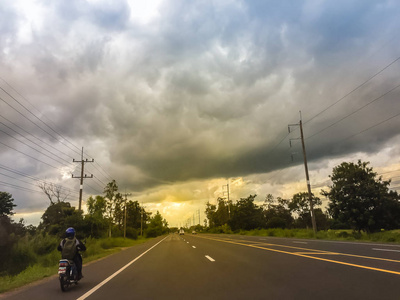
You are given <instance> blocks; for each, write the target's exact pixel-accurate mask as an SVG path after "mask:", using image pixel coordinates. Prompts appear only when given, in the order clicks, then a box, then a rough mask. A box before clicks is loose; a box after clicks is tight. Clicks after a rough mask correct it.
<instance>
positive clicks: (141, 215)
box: [140, 202, 144, 236]
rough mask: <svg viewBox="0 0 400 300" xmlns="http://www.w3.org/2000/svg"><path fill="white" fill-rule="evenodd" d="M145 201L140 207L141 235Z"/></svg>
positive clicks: (141, 234) (141, 233)
mask: <svg viewBox="0 0 400 300" xmlns="http://www.w3.org/2000/svg"><path fill="white" fill-rule="evenodd" d="M143 210H144V207H143V202H142V206H141V207H140V236H143Z"/></svg>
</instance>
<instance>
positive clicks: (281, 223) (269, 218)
mask: <svg viewBox="0 0 400 300" xmlns="http://www.w3.org/2000/svg"><path fill="white" fill-rule="evenodd" d="M289 203H290V201H289V200H286V199H282V198H280V197H278V198H277V199H276V200H275V198H274V196H272V195H271V194H268V195H267V196H266V198H265V201H264V205H263V208H264V211H263V212H264V216H265V220H266V224H265V226H266V227H267V228H290V227H292V224H293V217H292V213H291V211H290V209H289Z"/></svg>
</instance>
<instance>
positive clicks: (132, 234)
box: [126, 227, 138, 240]
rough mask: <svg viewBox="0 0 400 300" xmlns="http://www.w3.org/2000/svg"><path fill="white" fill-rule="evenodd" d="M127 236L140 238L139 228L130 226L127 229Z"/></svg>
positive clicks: (135, 238)
mask: <svg viewBox="0 0 400 300" xmlns="http://www.w3.org/2000/svg"><path fill="white" fill-rule="evenodd" d="M126 237H128V238H130V239H134V240H137V238H138V232H137V230H136V229H135V228H131V227H128V228H127V229H126Z"/></svg>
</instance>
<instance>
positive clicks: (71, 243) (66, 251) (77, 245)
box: [57, 227, 86, 280]
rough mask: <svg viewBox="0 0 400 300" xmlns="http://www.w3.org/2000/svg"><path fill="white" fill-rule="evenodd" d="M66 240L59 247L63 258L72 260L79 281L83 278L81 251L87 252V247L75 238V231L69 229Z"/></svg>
mask: <svg viewBox="0 0 400 300" xmlns="http://www.w3.org/2000/svg"><path fill="white" fill-rule="evenodd" d="M65 236H66V237H65V239H63V240H62V241H61V242H60V244H59V245H58V247H57V250H58V251H61V258H65V259H69V260H72V261H73V262H74V264H75V266H76V269H77V271H78V280H80V279H81V278H83V275H82V256H81V255H80V253H79V251H85V250H86V246H85V245H84V244H83V243H81V242H80V241H79V240H78V239H77V238H76V237H75V229H74V228H72V227H69V228H68V229H67V230H66V231H65Z"/></svg>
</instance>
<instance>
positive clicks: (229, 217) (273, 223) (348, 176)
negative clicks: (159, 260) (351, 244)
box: [205, 160, 400, 233]
mask: <svg viewBox="0 0 400 300" xmlns="http://www.w3.org/2000/svg"><path fill="white" fill-rule="evenodd" d="M329 177H330V179H331V181H332V185H331V186H329V189H328V190H327V191H325V190H322V191H321V195H322V196H325V197H326V198H327V199H328V207H327V210H326V212H323V211H322V209H321V208H320V206H321V205H322V201H321V199H320V198H319V197H316V196H315V195H313V194H312V197H311V201H312V202H313V206H314V214H315V218H316V223H317V227H318V229H319V230H326V229H353V230H354V231H356V232H358V233H360V232H361V231H364V232H368V233H370V232H376V231H380V230H391V229H398V228H400V198H399V195H398V193H397V192H396V191H393V190H390V188H389V186H390V180H389V181H384V180H382V177H381V176H378V175H377V173H376V172H374V171H373V169H372V168H371V167H369V162H361V160H359V161H358V162H357V163H352V162H343V163H342V164H340V165H338V166H336V167H335V168H334V169H333V171H332V175H330V176H329ZM256 197H257V195H250V196H248V197H247V198H241V199H239V200H237V201H235V202H234V201H226V200H225V199H223V198H218V199H217V203H216V204H211V203H210V202H207V204H206V210H205V213H206V217H207V223H208V228H209V230H210V231H213V232H223V231H227V230H228V231H229V230H232V231H239V230H251V229H257V228H311V227H312V224H311V212H310V200H309V195H308V193H306V192H300V193H297V194H294V195H293V197H292V198H291V199H282V198H280V197H277V198H275V197H274V196H273V195H271V194H268V195H267V196H266V197H265V199H264V201H263V204H262V205H257V204H256V203H255V199H256Z"/></svg>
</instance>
